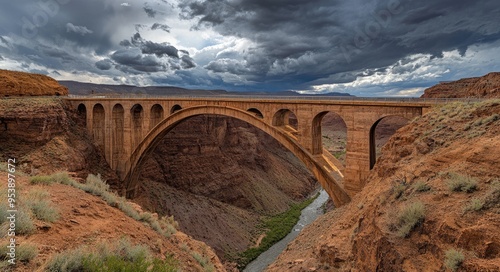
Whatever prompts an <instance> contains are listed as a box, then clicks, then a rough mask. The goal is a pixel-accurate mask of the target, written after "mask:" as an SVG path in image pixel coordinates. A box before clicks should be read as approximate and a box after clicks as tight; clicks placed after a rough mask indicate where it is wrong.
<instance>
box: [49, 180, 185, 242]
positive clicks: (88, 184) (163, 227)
mask: <svg viewBox="0 0 500 272" xmlns="http://www.w3.org/2000/svg"><path fill="white" fill-rule="evenodd" d="M52 178H53V179H54V180H55V181H56V182H60V183H63V184H67V185H71V186H73V187H76V188H79V189H81V190H83V191H85V192H87V193H90V194H93V195H95V196H99V197H101V198H102V199H103V200H104V201H106V203H108V204H109V205H110V206H112V207H116V208H118V209H120V210H121V211H122V212H124V213H125V214H126V215H127V216H129V217H131V218H133V219H135V220H137V221H143V222H146V223H148V224H149V225H150V226H151V228H152V229H154V230H155V231H156V232H158V233H160V234H162V235H164V236H166V237H170V236H171V235H172V234H174V233H175V232H176V231H177V230H176V228H178V226H179V225H178V223H177V222H175V220H174V218H173V216H171V217H163V218H161V219H160V220H159V221H158V220H157V219H156V218H154V217H153V216H152V214H151V213H149V212H143V213H139V212H138V211H137V210H136V209H135V208H134V207H133V206H132V205H131V204H130V203H129V202H128V201H127V199H125V198H123V197H119V196H117V195H115V194H114V193H113V192H110V191H109V185H108V184H107V183H106V182H105V181H103V180H102V178H101V175H100V174H97V175H92V174H90V175H88V177H87V179H86V181H85V184H81V183H78V182H76V181H74V180H72V179H70V178H69V176H68V174H67V173H58V174H54V175H52Z"/></svg>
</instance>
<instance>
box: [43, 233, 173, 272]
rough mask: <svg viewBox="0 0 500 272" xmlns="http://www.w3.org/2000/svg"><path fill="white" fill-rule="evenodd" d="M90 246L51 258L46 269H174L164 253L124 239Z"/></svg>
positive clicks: (123, 270)
mask: <svg viewBox="0 0 500 272" xmlns="http://www.w3.org/2000/svg"><path fill="white" fill-rule="evenodd" d="M93 248H94V249H93V250H92V249H90V248H89V247H79V248H77V249H73V250H69V251H65V252H62V253H60V254H58V255H56V256H54V257H52V259H51V260H50V261H49V262H48V265H47V266H46V271H68V272H73V271H74V272H76V271H89V272H92V271H99V272H107V271H109V272H114V271H122V272H128V271H130V272H135V271H155V272H156V271H159V272H162V271H165V272H166V271H177V263H176V261H175V260H174V259H173V258H172V257H171V256H166V259H165V260H161V259H158V258H154V257H153V256H152V255H151V253H150V252H149V250H148V249H147V248H146V247H144V246H140V245H135V246H133V245H131V243H130V241H128V240H126V239H122V240H120V241H117V242H114V243H107V242H101V243H100V244H98V245H97V246H95V247H93Z"/></svg>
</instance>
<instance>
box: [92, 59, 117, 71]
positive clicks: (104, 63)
mask: <svg viewBox="0 0 500 272" xmlns="http://www.w3.org/2000/svg"><path fill="white" fill-rule="evenodd" d="M95 66H96V67H97V68H98V69H99V70H104V71H106V70H110V69H111V68H112V67H113V62H112V61H111V60H109V59H104V60H100V61H98V62H96V63H95Z"/></svg>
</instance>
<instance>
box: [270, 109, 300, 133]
mask: <svg viewBox="0 0 500 272" xmlns="http://www.w3.org/2000/svg"><path fill="white" fill-rule="evenodd" d="M273 126H276V127H283V128H285V129H287V130H290V129H291V130H292V131H293V130H294V131H297V130H298V119H297V116H296V115H295V114H294V113H293V112H292V111H291V110H289V109H281V110H279V111H277V112H276V113H275V114H274V116H273Z"/></svg>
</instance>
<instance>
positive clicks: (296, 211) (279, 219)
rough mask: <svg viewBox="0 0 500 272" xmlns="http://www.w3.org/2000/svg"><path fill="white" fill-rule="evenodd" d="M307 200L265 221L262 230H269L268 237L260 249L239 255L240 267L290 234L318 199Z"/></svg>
mask: <svg viewBox="0 0 500 272" xmlns="http://www.w3.org/2000/svg"><path fill="white" fill-rule="evenodd" d="M318 195H319V194H317V195H316V196H315V197H314V198H310V199H307V200H305V201H303V202H302V203H299V204H295V205H292V207H291V208H290V209H289V210H288V211H286V212H284V213H281V214H278V215H275V216H273V217H271V218H268V219H266V220H264V222H263V223H262V226H261V228H262V229H265V230H267V232H266V235H265V236H264V238H263V239H262V241H261V242H260V244H259V246H258V247H252V248H249V249H247V250H245V251H244V252H242V253H241V254H239V259H238V260H237V261H238V267H240V268H243V267H245V266H246V265H247V264H248V263H250V262H251V261H253V260H254V259H255V258H257V257H258V256H259V255H260V254H261V253H262V252H264V251H266V250H267V249H269V248H270V247H271V246H272V245H274V244H275V243H277V242H278V241H280V240H281V239H283V238H284V237H285V236H287V235H288V233H290V231H291V230H292V229H293V227H294V226H295V224H297V222H298V221H299V217H300V214H301V212H302V210H303V209H304V208H305V207H307V206H308V205H309V204H311V203H312V202H313V201H314V199H316V198H317V197H318Z"/></svg>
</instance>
